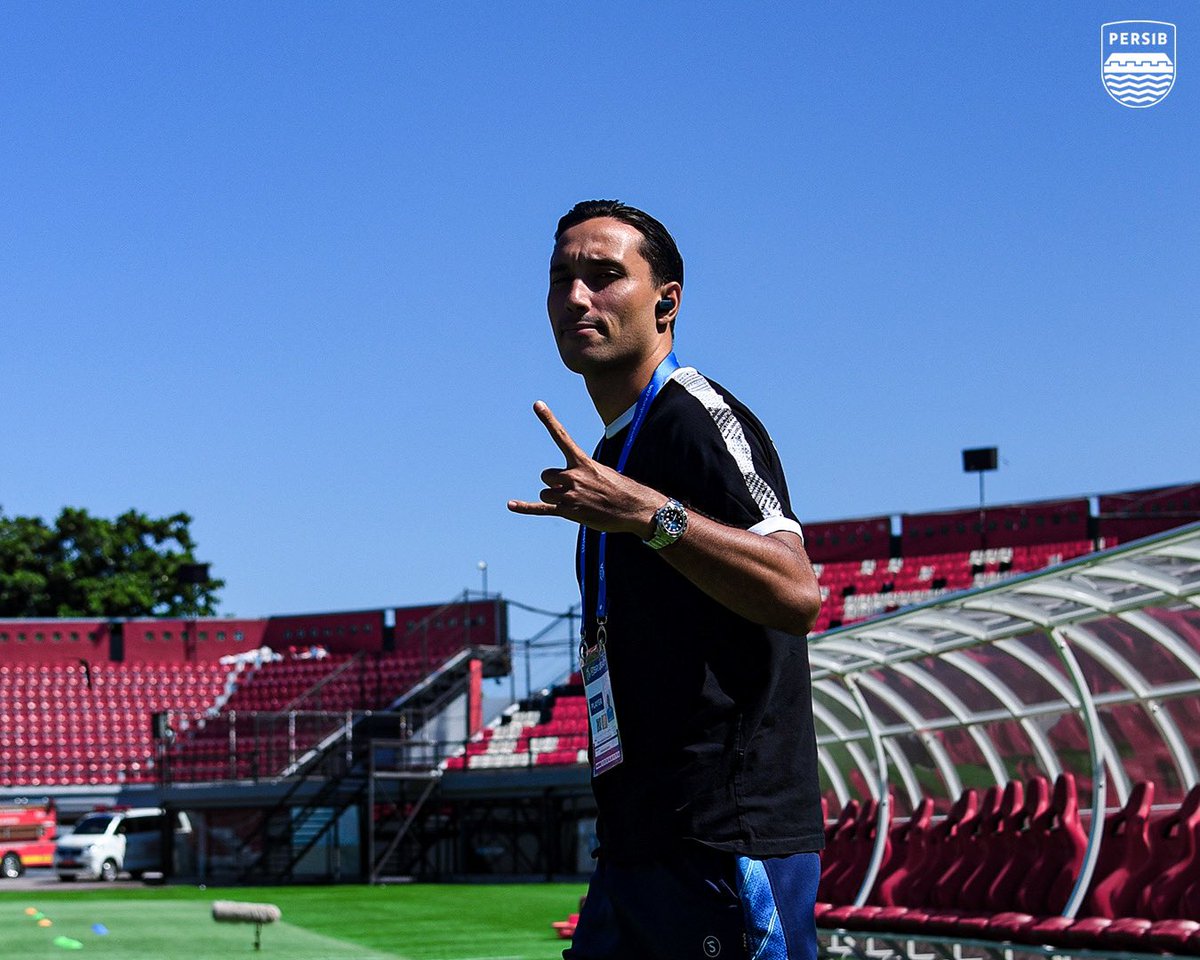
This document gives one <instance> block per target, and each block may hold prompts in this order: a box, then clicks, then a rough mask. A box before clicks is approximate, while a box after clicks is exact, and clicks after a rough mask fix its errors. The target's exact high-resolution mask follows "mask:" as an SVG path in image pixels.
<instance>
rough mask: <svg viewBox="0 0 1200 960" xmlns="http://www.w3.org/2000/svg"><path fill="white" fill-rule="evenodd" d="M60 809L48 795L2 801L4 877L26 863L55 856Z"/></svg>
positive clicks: (45, 862)
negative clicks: (58, 809) (55, 838)
mask: <svg viewBox="0 0 1200 960" xmlns="http://www.w3.org/2000/svg"><path fill="white" fill-rule="evenodd" d="M57 832H58V811H57V810H56V809H55V806H54V801H53V800H51V799H50V798H48V797H40V798H34V799H30V800H25V801H16V802H11V803H7V802H6V803H0V877H6V878H8V879H10V880H11V879H13V878H15V877H19V876H20V875H21V874H23V873H24V872H25V868H26V867H48V866H50V864H51V863H52V862H53V860H54V837H55V834H56V833H57Z"/></svg>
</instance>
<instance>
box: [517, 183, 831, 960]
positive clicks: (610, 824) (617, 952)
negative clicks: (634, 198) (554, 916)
mask: <svg viewBox="0 0 1200 960" xmlns="http://www.w3.org/2000/svg"><path fill="white" fill-rule="evenodd" d="M682 295H683V260H682V258H681V257H680V255H679V251H678V248H677V247H676V245H675V241H674V239H672V237H671V235H670V234H669V233H668V232H667V230H666V228H665V227H663V225H662V224H661V223H659V222H658V221H657V220H655V219H654V218H653V217H651V216H649V215H648V214H646V213H644V212H642V211H640V210H637V209H635V208H633V207H628V206H626V205H624V204H622V203H619V202H617V201H607V200H593V201H585V202H583V203H579V204H577V205H576V206H575V207H573V208H572V209H571V211H570V212H568V213H567V214H566V216H564V217H563V218H562V220H560V221H559V225H558V230H557V232H556V233H555V245H554V253H553V255H552V257H551V259H550V291H549V295H548V297H547V309H548V312H549V315H550V326H551V331H552V332H553V334H554V337H555V341H556V343H557V346H558V351H559V354H560V356H561V357H562V361H563V363H564V364H566V366H567V367H568V369H570V370H572V371H574V372H576V373H578V374H580V375H581V376H582V377H583V380H584V384H585V385H586V387H587V390H588V393H589V394H590V396H591V399H592V402H593V404H594V405H595V407H596V411H597V412H598V413H599V414H600V417H601V419H602V420H603V421H604V423H605V431H604V438H603V439H602V440H601V442H600V445H599V447H598V448H597V450H596V454H595V456H594V458H593V457H589V456H588V455H587V454H586V453H584V452H583V450H581V449H580V448H579V447H578V446H577V445H576V444H575V442H574V441H573V440H572V439H571V437H570V436H569V435H568V433H567V431H566V430H565V429H564V428H563V426H562V425H561V424H560V423H559V422H558V421H557V420H556V419H555V417H554V414H553V413H551V412H550V410H549V408H548V407H547V406H546V405H545V404H544V403H542V402H541V401H539V402H538V403H536V404H534V411H535V413H536V415H537V416H538V418H539V419H540V420H541V421H542V423H543V424H544V425H545V427H546V429H547V430H548V431H549V432H550V435H551V437H552V438H553V439H554V442H555V443H556V444H557V445H558V447H559V449H560V450H561V451H562V453H563V455H564V456H565V458H566V466H565V467H563V468H552V469H548V470H545V471H543V473H542V475H541V476H542V482H543V483H544V484H545V489H544V490H542V491H541V495H540V499H539V501H538V502H535V503H529V502H523V501H515V500H514V501H510V502H509V504H508V507H509V509H510V510H513V511H514V512H516V513H522V514H529V515H534V516H557V517H563V518H565V519H567V520H572V521H574V522H575V523H578V524H580V534H579V550H578V559H579V571H578V572H579V579H580V591H581V595H582V597H583V615H582V620H583V642H582V644H581V651H580V652H581V659H582V667H583V673H584V679H585V686H586V691H587V698H588V703H589V713H590V721H591V723H590V732H591V756H592V772H593V780H592V787H593V791H594V793H595V796H596V803H597V808H598V817H597V835H598V837H599V839H600V848H599V850H598V851H597V853H596V858H597V866H596V870H595V873H594V875H593V877H592V880H591V884H590V886H589V888H588V898H587V903H586V905H585V906H584V909H583V912H582V915H581V917H580V921H579V926H578V929H577V931H576V934H575V939H574V941H573V943H572V946H571V948H570V949H569V950H567V951H565V952H564V954H563V956H564V957H567V958H569V960H616V958H620V960H638V958H645V960H671V958H676V957H678V958H693V957H694V958H712V957H718V956H721V957H727V958H739V957H746V958H749V957H761V958H768V957H770V958H777V957H778V958H790V960H795V958H810V957H815V956H816V934H815V930H814V925H813V916H812V908H813V902H814V900H815V897H816V887H817V879H818V875H819V872H820V866H819V860H818V856H817V853H816V851H818V850H820V848H821V847H822V845H823V830H822V822H821V813H820V797H819V788H818V782H817V770H816V746H815V739H814V736H813V727H812V707H811V694H810V687H809V673H808V657H807V649H806V646H805V640H804V637H805V634H806V633H807V632H808V630H809V629H810V628H811V627H812V624H813V622H814V621H815V619H816V616H817V612H818V609H819V607H820V593H819V590H818V587H817V581H816V577H815V576H814V574H813V570H812V567H811V565H810V564H809V562H808V558H807V556H806V554H805V552H804V546H803V538H802V534H801V530H800V525H799V523H798V522H797V521H796V518H795V516H794V514H793V513H792V510H791V507H790V505H789V503H788V494H787V487H786V484H785V482H784V478H783V471H782V468H781V467H780V464H779V459H778V456H777V454H776V452H775V447H774V445H773V444H772V442H771V439H770V437H769V436H768V435H767V432H766V430H765V429H763V427H762V425H761V424H760V423H759V421H758V420H757V418H755V416H754V415H753V414H752V413H751V412H750V411H749V410H748V409H747V408H746V407H745V406H743V405H742V404H741V403H740V402H739V401H738V400H737V399H735V398H734V397H733V396H732V395H731V394H730V393H729V392H728V391H726V390H725V389H724V388H723V387H721V386H720V385H718V384H716V383H714V382H712V381H710V380H708V379H706V378H705V377H703V376H701V375H700V374H699V373H698V372H697V371H696V370H694V369H692V368H690V367H686V366H679V365H678V363H677V361H676V360H675V357H674V353H673V346H674V329H675V319H676V316H677V314H678V313H679V305H680V300H681V298H682Z"/></svg>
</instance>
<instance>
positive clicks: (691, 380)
mask: <svg viewBox="0 0 1200 960" xmlns="http://www.w3.org/2000/svg"><path fill="white" fill-rule="evenodd" d="M674 379H675V381H676V382H677V383H678V384H679V385H680V386H681V387H683V388H684V389H685V390H687V392H688V393H690V394H691V395H692V396H693V397H695V398H696V399H697V400H699V401H700V403H701V404H702V405H703V407H704V409H705V410H707V411H708V415H709V416H710V417H712V419H713V423H715V424H716V425H717V429H718V430H719V431H720V433H721V438H722V439H723V440H724V441H725V449H726V450H728V451H729V455H730V456H731V457H733V459H734V462H735V463H736V464H737V466H738V469H739V470H740V471H741V473H742V479H743V480H744V481H745V482H746V489H747V490H748V491H749V492H750V497H751V499H752V500H753V501H754V502H755V504H757V505H758V509H759V511H760V512H761V513H762V515H763V520H772V519H774V518H775V517H782V516H783V506H782V505H781V504H780V502H779V498H778V497H777V496H775V491H774V490H772V489H771V485H770V484H769V483H767V481H766V480H764V479H763V478H762V477H760V476H759V475H758V474H757V473H756V472H755V470H754V457H753V456H752V455H751V453H750V444H749V443H748V442H747V441H746V434H745V432H744V431H743V430H742V422H741V421H740V420H739V419H738V418H737V416H736V415H735V414H734V412H733V411H732V410H730V409H729V404H728V403H726V402H725V398H724V397H723V396H721V395H720V394H719V393H717V391H716V390H715V389H713V385H712V384H711V383H709V382H708V380H707V379H705V377H704V376H703V375H702V374H701V373H700V372H699V371H698V370H696V368H695V367H680V368H679V369H678V370H676V371H675V377H674ZM758 526H761V523H759V524H755V527H758Z"/></svg>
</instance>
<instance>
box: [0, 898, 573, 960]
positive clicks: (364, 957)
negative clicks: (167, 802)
mask: <svg viewBox="0 0 1200 960" xmlns="http://www.w3.org/2000/svg"><path fill="white" fill-rule="evenodd" d="M583 889H584V888H583V886H582V885H581V884H559V883H552V884H540V883H529V884H458V885H455V884H413V885H406V886H396V887H372V886H366V885H354V884H342V885H337V886H294V887H240V888H239V887H234V888H224V889H218V888H214V887H210V888H208V889H207V890H200V889H198V888H197V887H193V886H188V885H184V884H179V885H173V886H166V887H153V888H151V887H142V888H134V887H130V888H125V889H121V890H116V889H108V890H90V891H86V890H79V891H72V890H69V889H55V890H52V891H51V890H39V891H36V892H32V891H26V892H19V891H5V890H3V886H2V885H0V944H3V946H2V947H0V956H3V957H5V958H7V957H10V956H11V957H14V958H22V960H40V958H42V957H46V958H58V960H66V958H67V957H69V956H71V955H72V954H71V952H68V951H66V950H62V949H59V948H57V947H55V946H53V945H52V940H53V937H54V936H58V935H63V936H68V937H71V938H73V939H75V940H78V941H80V942H81V943H82V944H83V948H82V949H81V950H80V951H75V953H77V955H78V956H79V957H80V960H237V958H238V957H240V956H245V957H246V958H247V960H250V958H254V960H560V958H561V956H562V949H563V948H564V947H565V946H567V944H566V942H565V941H563V940H560V939H558V937H557V936H556V935H555V932H554V930H553V929H552V928H551V926H550V924H551V922H552V921H554V920H561V919H563V918H564V917H565V916H566V915H567V914H568V913H571V912H573V911H575V910H577V909H578V903H579V897H580V894H581V893H582V892H583ZM213 900H242V901H250V902H260V903H261V902H266V903H274V904H276V905H277V906H279V908H280V909H281V910H282V912H283V920H282V922H281V923H278V924H272V925H269V926H266V927H264V928H263V931H262V935H263V949H262V951H261V952H260V953H259V954H257V955H256V954H255V953H254V950H253V948H252V943H253V937H254V928H253V925H243V924H224V923H221V924H218V923H215V922H214V921H213V920H212V918H211V908H212V901H213ZM31 907H32V908H36V910H38V911H39V912H43V913H44V914H45V916H46V917H48V918H50V919H52V920H53V924H54V925H53V927H50V928H39V927H38V926H37V924H36V921H35V920H34V919H31V917H30V916H29V915H27V914H26V912H25V911H26V910H27V909H29V908H31ZM97 923H100V924H103V925H104V926H105V927H106V928H107V929H108V931H109V932H108V933H106V934H104V935H98V934H96V933H94V932H93V925H94V924H97Z"/></svg>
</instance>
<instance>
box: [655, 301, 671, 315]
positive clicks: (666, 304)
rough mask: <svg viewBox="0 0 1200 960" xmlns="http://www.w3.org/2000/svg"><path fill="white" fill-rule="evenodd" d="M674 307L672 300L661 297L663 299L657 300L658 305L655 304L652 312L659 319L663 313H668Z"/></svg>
mask: <svg viewBox="0 0 1200 960" xmlns="http://www.w3.org/2000/svg"><path fill="white" fill-rule="evenodd" d="M674 306H675V301H674V300H671V299H669V298H667V297H663V299H661V300H659V301H658V303H656V304H655V305H654V312H655V313H657V314H658V315H659V316H660V317H661V316H662V315H663V314H665V313H670V312H671V308H672V307H674Z"/></svg>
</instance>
